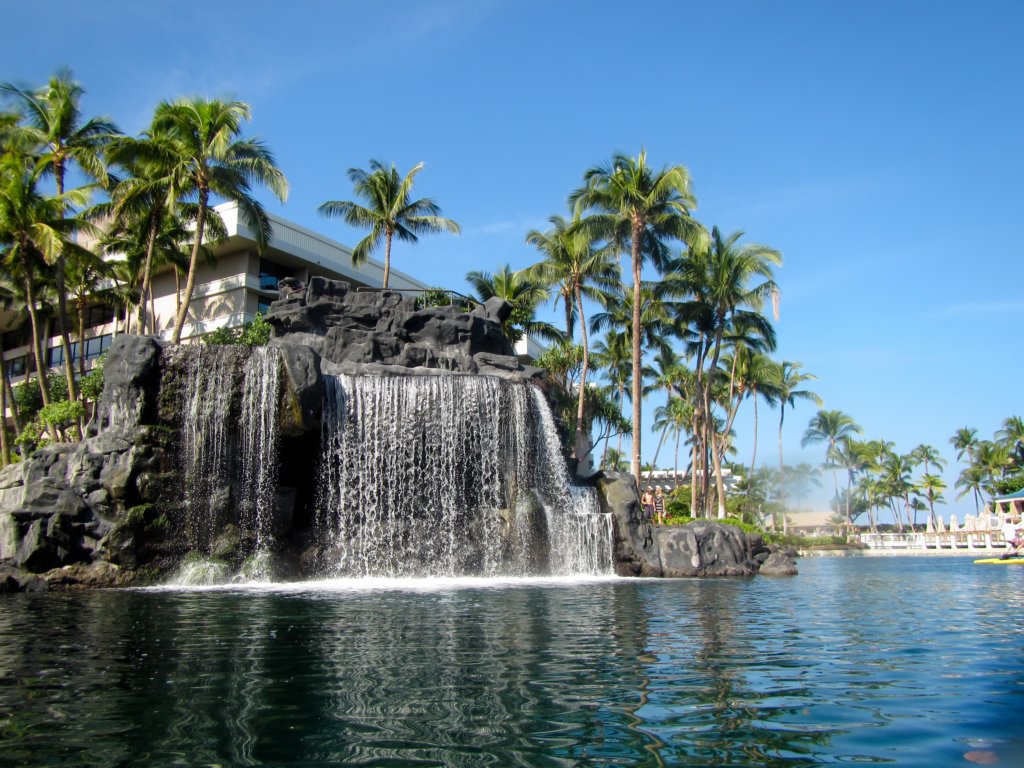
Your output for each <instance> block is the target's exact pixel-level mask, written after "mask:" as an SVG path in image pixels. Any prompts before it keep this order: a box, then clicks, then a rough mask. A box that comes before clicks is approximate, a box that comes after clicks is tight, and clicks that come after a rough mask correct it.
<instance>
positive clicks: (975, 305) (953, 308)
mask: <svg viewBox="0 0 1024 768" xmlns="http://www.w3.org/2000/svg"><path fill="white" fill-rule="evenodd" d="M1022 314H1024V299H992V300H989V301H969V302H965V303H962V304H950V305H948V306H944V307H942V306H940V307H933V308H932V309H931V310H929V311H928V312H926V313H925V316H926V317H930V318H943V317H945V318H949V317H978V316H985V317H992V316H1004V315H1007V316H1016V317H1020V316H1021V315H1022Z"/></svg>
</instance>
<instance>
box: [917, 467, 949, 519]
mask: <svg viewBox="0 0 1024 768" xmlns="http://www.w3.org/2000/svg"><path fill="white" fill-rule="evenodd" d="M920 485H921V490H923V491H924V494H925V498H927V499H928V510H929V514H930V515H931V520H932V525H933V526H934V527H935V528H936V529H937V528H938V521H937V520H936V517H935V502H937V501H938V502H940V503H941V502H944V501H945V498H944V497H943V495H942V492H943V491H944V490H946V481H945V480H943V479H942V478H941V477H939V476H938V475H930V474H925V475H923V476H922V477H921V483H920Z"/></svg>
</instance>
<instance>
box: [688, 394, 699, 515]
mask: <svg viewBox="0 0 1024 768" xmlns="http://www.w3.org/2000/svg"><path fill="white" fill-rule="evenodd" d="M697 429H698V425H697V415H696V414H694V416H693V448H692V450H691V456H690V517H697V443H698V442H700V441H699V440H697Z"/></svg>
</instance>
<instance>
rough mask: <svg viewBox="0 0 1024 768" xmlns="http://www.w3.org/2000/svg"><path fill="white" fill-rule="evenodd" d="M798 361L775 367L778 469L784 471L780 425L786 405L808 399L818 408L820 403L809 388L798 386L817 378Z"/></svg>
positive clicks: (782, 363) (784, 417)
mask: <svg viewBox="0 0 1024 768" xmlns="http://www.w3.org/2000/svg"><path fill="white" fill-rule="evenodd" d="M802 367H803V366H802V365H801V364H800V363H795V362H790V361H789V360H783V361H782V362H781V363H779V364H778V366H777V367H776V375H775V389H776V392H777V397H778V400H779V471H780V472H782V471H784V467H785V465H784V464H783V461H782V425H783V422H785V420H786V406H787V405H788V406H789V407H790V408H793V407H795V406H796V401H797V400H810V401H811V402H812V403H814V404H815V405H817V406H818V407H819V408H820V407H821V405H822V402H821V398H820V397H818V396H817V395H816V394H815V393H814V392H811V391H810V390H809V389H800V388H799V387H800V386H801V385H802V384H803V383H804V382H805V381H816V380H817V379H818V377H817V376H815V375H814V374H812V373H802V372H801V370H800V369H801V368H802Z"/></svg>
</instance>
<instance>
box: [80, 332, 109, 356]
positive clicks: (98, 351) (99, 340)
mask: <svg viewBox="0 0 1024 768" xmlns="http://www.w3.org/2000/svg"><path fill="white" fill-rule="evenodd" d="M113 338H114V337H113V336H112V335H111V334H109V333H105V334H103V335H102V336H96V337H94V338H91V339H86V340H85V359H86V360H95V359H96V358H97V357H99V356H100V355H102V354H103V353H104V352H106V351H107V350H108V349H110V342H111V341H112V340H113Z"/></svg>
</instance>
